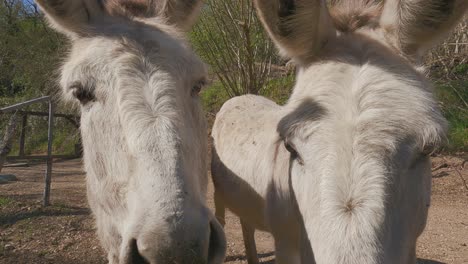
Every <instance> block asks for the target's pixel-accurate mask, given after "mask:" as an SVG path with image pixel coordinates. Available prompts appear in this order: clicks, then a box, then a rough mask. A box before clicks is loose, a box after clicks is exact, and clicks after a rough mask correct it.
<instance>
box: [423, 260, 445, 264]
mask: <svg viewBox="0 0 468 264" xmlns="http://www.w3.org/2000/svg"><path fill="white" fill-rule="evenodd" d="M418 264H447V263H445V262H439V261H435V260H429V259H418Z"/></svg>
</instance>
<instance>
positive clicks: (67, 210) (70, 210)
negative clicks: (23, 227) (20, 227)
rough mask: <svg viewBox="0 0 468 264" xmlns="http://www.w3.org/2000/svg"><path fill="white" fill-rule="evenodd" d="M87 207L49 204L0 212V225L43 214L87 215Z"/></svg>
mask: <svg viewBox="0 0 468 264" xmlns="http://www.w3.org/2000/svg"><path fill="white" fill-rule="evenodd" d="M89 214H90V211H89V209H88V208H81V207H72V206H51V207H47V208H45V207H35V208H32V209H31V210H29V211H26V212H25V211H21V212H15V213H12V214H9V213H3V212H0V226H7V225H14V224H15V223H17V222H19V221H21V220H25V219H31V218H38V217H43V216H78V215H89Z"/></svg>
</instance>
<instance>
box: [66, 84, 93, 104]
mask: <svg viewBox="0 0 468 264" xmlns="http://www.w3.org/2000/svg"><path fill="white" fill-rule="evenodd" d="M69 89H70V90H72V94H73V96H74V97H75V98H76V99H78V100H79V101H80V103H81V104H82V105H86V104H87V103H89V102H91V101H94V100H96V98H95V97H94V94H93V93H92V92H91V91H90V90H89V89H87V88H85V87H84V86H83V84H82V83H81V82H74V83H72V84H71V85H70V87H69Z"/></svg>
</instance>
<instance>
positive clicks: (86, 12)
mask: <svg viewBox="0 0 468 264" xmlns="http://www.w3.org/2000/svg"><path fill="white" fill-rule="evenodd" d="M36 2H37V4H38V5H39V7H40V8H41V10H42V11H43V12H44V13H45V15H46V17H47V20H49V22H50V24H51V26H52V27H54V28H55V29H56V30H57V31H59V32H61V33H63V34H65V35H68V36H69V37H76V36H82V35H87V34H89V33H90V32H91V31H92V29H93V25H95V24H96V22H97V20H101V19H103V18H104V17H105V16H104V10H103V7H102V5H101V4H100V1H97V0H94V1H93V0H36Z"/></svg>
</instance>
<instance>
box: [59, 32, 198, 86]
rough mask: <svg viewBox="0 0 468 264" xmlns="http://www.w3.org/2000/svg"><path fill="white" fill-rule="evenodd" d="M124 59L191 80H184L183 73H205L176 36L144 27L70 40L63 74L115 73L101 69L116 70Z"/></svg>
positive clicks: (190, 51) (175, 34)
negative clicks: (95, 69)
mask: <svg viewBox="0 0 468 264" xmlns="http://www.w3.org/2000/svg"><path fill="white" fill-rule="evenodd" d="M167 30H169V29H167ZM125 55H131V56H132V57H133V58H139V59H140V60H141V61H144V62H145V63H147V64H152V65H162V66H164V68H165V69H166V70H171V69H173V70H174V73H177V74H178V75H179V78H181V77H192V76H184V75H183V73H189V74H190V75H195V76H196V77H202V76H204V75H206V72H207V69H206V65H205V64H204V63H203V62H202V61H201V60H200V59H199V58H198V57H197V56H196V54H195V53H194V52H192V50H191V49H190V47H188V45H187V44H186V42H185V40H183V38H181V37H180V36H179V35H178V33H174V34H172V33H171V32H166V31H162V30H158V29H152V28H146V27H145V28H140V29H137V30H135V31H134V32H129V31H128V30H127V31H122V32H120V33H115V34H112V35H111V34H109V35H105V34H103V35H97V36H94V37H88V38H79V39H76V40H74V41H73V49H72V52H71V54H70V58H69V60H68V61H67V63H66V65H65V70H66V68H69V70H68V72H71V71H73V70H75V68H76V67H83V66H84V67H95V66H98V67H100V70H102V69H108V70H115V69H116V68H113V67H105V66H106V65H107V66H116V65H115V64H118V63H119V62H122V63H127V62H126V61H122V60H121V59H122V57H123V56H125ZM184 69H187V70H184ZM188 69H190V70H188ZM175 71H177V72H175ZM64 74H66V72H64Z"/></svg>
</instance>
